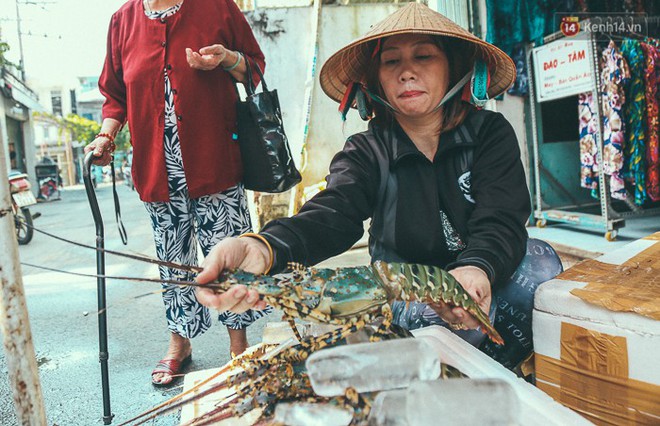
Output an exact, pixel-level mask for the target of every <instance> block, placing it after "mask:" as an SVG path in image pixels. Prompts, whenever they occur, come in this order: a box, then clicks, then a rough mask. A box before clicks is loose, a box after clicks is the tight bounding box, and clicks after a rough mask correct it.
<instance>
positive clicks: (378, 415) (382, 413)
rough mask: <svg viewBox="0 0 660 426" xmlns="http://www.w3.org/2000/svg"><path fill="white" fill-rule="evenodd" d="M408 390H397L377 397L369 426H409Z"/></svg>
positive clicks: (372, 407)
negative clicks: (407, 414)
mask: <svg viewBox="0 0 660 426" xmlns="http://www.w3.org/2000/svg"><path fill="white" fill-rule="evenodd" d="M407 395H408V390H407V389H395V390H389V391H383V392H380V393H379V394H378V395H376V399H375V400H374V403H373V404H372V405H371V411H370V412H369V418H368V424H369V426H408V424H409V423H408V421H407V419H406V415H405V414H406V400H407Z"/></svg>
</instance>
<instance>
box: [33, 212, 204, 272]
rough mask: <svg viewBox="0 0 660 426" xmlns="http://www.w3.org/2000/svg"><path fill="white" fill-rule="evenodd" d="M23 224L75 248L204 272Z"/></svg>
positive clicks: (200, 268)
mask: <svg viewBox="0 0 660 426" xmlns="http://www.w3.org/2000/svg"><path fill="white" fill-rule="evenodd" d="M21 224H22V225H25V226H27V227H29V228H32V229H33V230H35V231H37V232H39V233H40V234H44V235H46V236H48V237H51V238H54V239H56V240H60V241H63V242H65V243H69V244H73V245H74V246H78V247H83V248H87V249H91V250H95V251H99V252H101V253H107V254H113V255H115V256H119V257H126V258H128V259H133V260H139V261H141V262H147V263H152V264H155V265H158V266H165V267H167V268H172V269H178V270H180V271H186V272H202V270H203V268H202V267H199V266H193V265H182V264H180V263H176V262H168V261H165V260H160V259H156V258H153V257H149V256H145V255H143V254H131V253H126V252H121V251H115V250H109V249H106V248H100V247H94V246H90V245H89V244H84V243H79V242H77V241H73V240H69V239H67V238H64V237H60V236H58V235H55V234H51V233H50V232H47V231H44V230H41V229H39V228H35V227H34V226H33V225H30V224H29V223H27V222H24V221H21ZM35 267H37V268H38V266H35ZM55 272H63V271H57V270H56V271H55Z"/></svg>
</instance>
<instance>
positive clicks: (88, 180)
mask: <svg viewBox="0 0 660 426" xmlns="http://www.w3.org/2000/svg"><path fill="white" fill-rule="evenodd" d="M93 159H94V153H93V151H90V152H88V153H87V154H86V155H85V159H84V167H83V181H84V182H85V190H86V191H87V199H88V200H89V206H90V207H91V209H92V216H94V224H95V225H96V248H97V249H103V248H104V247H103V218H102V217H101V210H99V203H98V201H97V199H96V194H95V193H94V187H93V186H92V175H91V167H92V160H93ZM96 273H97V274H98V275H99V277H98V278H97V279H96V289H97V290H96V291H97V298H98V308H99V309H98V312H99V313H98V315H99V362H100V363H101V387H102V390H103V424H105V425H109V424H110V423H112V418H113V417H114V415H113V414H111V412H110V383H109V382H108V325H107V321H106V319H107V318H106V309H105V278H102V277H103V276H104V275H105V254H104V253H103V252H102V251H101V250H97V251H96Z"/></svg>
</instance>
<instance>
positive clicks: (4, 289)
mask: <svg viewBox="0 0 660 426" xmlns="http://www.w3.org/2000/svg"><path fill="white" fill-rule="evenodd" d="M0 253H1V255H0V327H1V328H0V330H2V333H3V337H4V338H3V344H4V347H5V360H6V362H7V370H8V371H9V382H10V385H11V389H12V394H13V397H14V409H15V411H16V417H17V419H18V424H20V425H31V426H46V412H45V410H44V401H43V396H42V393H41V384H40V382H39V373H38V368H37V359H36V356H35V352H34V345H33V344H32V331H31V329H30V320H29V317H28V311H27V305H26V303H25V292H24V290H23V278H22V274H21V267H20V263H19V260H18V244H17V242H16V228H15V225H14V214H13V211H12V206H11V202H10V194H9V182H8V180H7V159H6V157H5V145H4V142H3V140H2V134H1V133H0Z"/></svg>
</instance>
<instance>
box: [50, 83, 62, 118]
mask: <svg viewBox="0 0 660 426" xmlns="http://www.w3.org/2000/svg"><path fill="white" fill-rule="evenodd" d="M50 103H51V105H52V107H53V115H59V116H60V117H61V116H62V92H61V91H59V90H51V91H50Z"/></svg>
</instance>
